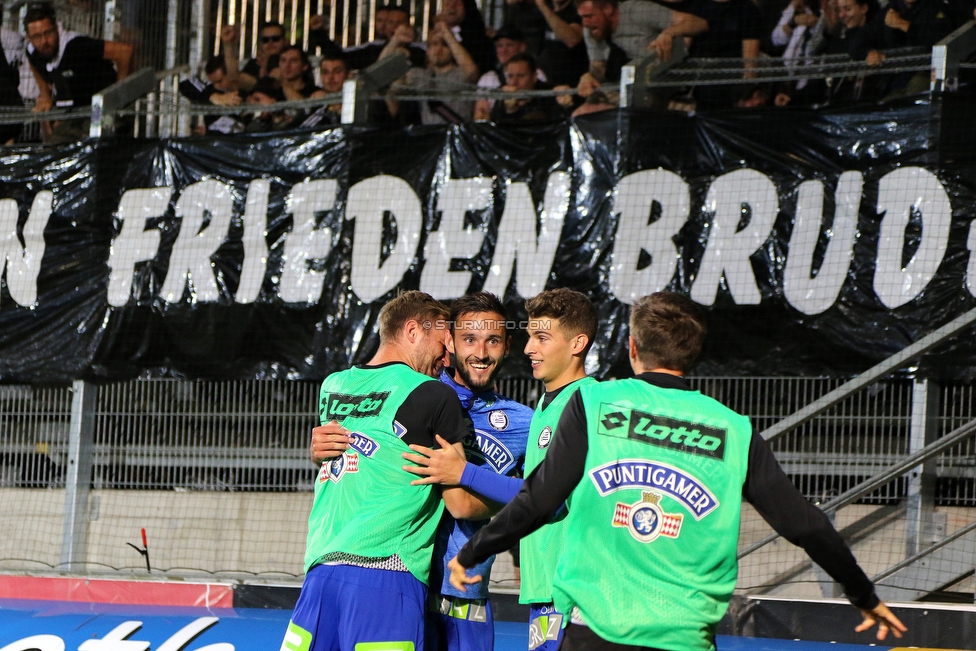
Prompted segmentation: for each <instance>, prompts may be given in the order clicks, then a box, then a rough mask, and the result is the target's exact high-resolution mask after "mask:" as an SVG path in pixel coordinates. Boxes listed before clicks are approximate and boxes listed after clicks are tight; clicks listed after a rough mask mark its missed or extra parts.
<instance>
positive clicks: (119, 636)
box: [0, 617, 234, 651]
mask: <svg viewBox="0 0 976 651" xmlns="http://www.w3.org/2000/svg"><path fill="white" fill-rule="evenodd" d="M219 621H220V618H218V617H197V618H196V619H195V620H193V621H192V622H190V623H189V624H187V625H186V626H184V627H183V628H181V629H180V630H178V631H177V632H176V633H174V634H173V635H171V636H170V637H169V638H168V639H167V640H166V641H165V642H163V643H162V644H161V645H160V646H158V647H154V648H155V649H156V650H157V651H184V649H186V648H187V647H188V646H189V644H190V643H191V642H193V640H194V639H196V638H197V636H199V635H200V634H201V633H203V632H204V631H206V630H207V629H208V628H210V627H211V626H213V625H214V624H216V623H217V622H219ZM140 628H142V622H140V621H135V620H128V621H125V622H122V623H121V624H119V625H118V626H116V627H115V628H113V629H112V630H111V631H109V632H108V633H106V634H105V636H104V637H102V638H101V639H98V638H94V639H91V640H85V641H84V642H82V643H81V644H79V645H78V651H147V649H149V648H150V646H151V643H150V642H147V641H143V640H130V639H128V637H129V636H130V635H132V634H133V633H135V632H136V631H138V630H139V629H140ZM0 651H64V640H62V639H61V638H60V637H58V636H57V635H32V636H30V637H25V638H23V639H20V640H17V641H16V642H12V643H10V644H8V645H6V646H4V647H2V648H0ZM197 651H234V645H233V644H230V643H228V642H217V643H215V644H208V645H206V646H203V647H199V648H198V649H197Z"/></svg>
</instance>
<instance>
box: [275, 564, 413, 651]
mask: <svg viewBox="0 0 976 651" xmlns="http://www.w3.org/2000/svg"><path fill="white" fill-rule="evenodd" d="M426 604H427V586H425V585H424V584H423V583H421V582H420V581H418V580H417V579H416V578H415V577H414V576H413V575H412V574H410V573H409V572H391V571H390V570H373V569H366V568H363V567H355V566H352V565H316V566H315V567H313V568H312V569H311V570H309V572H308V574H307V575H306V576H305V583H304V585H302V593H301V594H300V595H299V597H298V603H297V604H295V611H294V612H293V613H292V615H291V621H290V622H289V623H288V630H287V632H286V633H285V640H284V642H282V644H281V651H422V649H423V648H424V607H425V606H426Z"/></svg>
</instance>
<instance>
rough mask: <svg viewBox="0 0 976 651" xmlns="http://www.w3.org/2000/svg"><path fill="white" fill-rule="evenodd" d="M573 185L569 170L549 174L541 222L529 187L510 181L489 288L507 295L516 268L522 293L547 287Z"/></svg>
mask: <svg viewBox="0 0 976 651" xmlns="http://www.w3.org/2000/svg"><path fill="white" fill-rule="evenodd" d="M570 184H571V179H570V176H569V174H568V173H566V172H553V173H552V174H550V175H549V180H548V181H547V182H546V194H545V197H544V199H543V203H542V211H541V216H540V217H541V224H540V223H539V222H540V220H539V219H536V208H535V205H534V204H533V202H532V195H531V193H530V192H529V186H528V185H526V184H525V183H509V184H508V188H507V191H506V192H505V210H504V212H502V218H501V224H500V225H499V227H498V241H497V243H496V245H495V252H494V254H493V256H492V260H491V266H490V267H489V269H488V277H487V278H486V279H485V286H484V289H485V291H489V292H492V293H494V294H497V295H499V296H504V295H505V289H506V288H507V287H508V283H509V282H510V281H511V278H512V273H513V269H514V273H515V289H516V291H517V292H518V293H519V295H521V296H535V295H536V294H538V293H539V292H541V291H542V290H544V289H545V288H546V281H548V280H549V273H550V272H551V271H552V261H553V260H554V259H555V257H556V249H557V248H559V242H560V240H561V238H562V232H563V222H565V220H566V213H567V212H568V211H569V199H570V195H569V191H570ZM516 260H517V261H518V264H516Z"/></svg>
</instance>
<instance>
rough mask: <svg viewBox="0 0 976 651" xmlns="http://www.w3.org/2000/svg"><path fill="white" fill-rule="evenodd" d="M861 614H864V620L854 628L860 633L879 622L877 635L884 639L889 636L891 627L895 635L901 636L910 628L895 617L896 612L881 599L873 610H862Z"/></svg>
mask: <svg viewBox="0 0 976 651" xmlns="http://www.w3.org/2000/svg"><path fill="white" fill-rule="evenodd" d="M861 614H862V615H864V621H863V622H861V623H860V624H859V625H858V626H857V628H855V629H854V630H855V631H857V632H858V633H861V632H863V631H866V630H868V629H869V628H871V627H872V626H874V625H875V624H877V625H878V636H877V637H878V639H879V640H883V639H885V638H886V637H888V630H889V629H890V630H891V632H892V633H894V634H895V637H901V634H902V633H904V632H905V631H907V630H908V628H907V627H906V626H905V625H904V624H902V623H901V620H899V619H898V618H897V617H895V614H894V613H893V612H891V610H889V609H888V606H886V605H885V603H884V602H883V601H879V602H878V605H877V606H875V607H874V608H872V609H871V610H861Z"/></svg>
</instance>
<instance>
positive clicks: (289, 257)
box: [278, 179, 339, 303]
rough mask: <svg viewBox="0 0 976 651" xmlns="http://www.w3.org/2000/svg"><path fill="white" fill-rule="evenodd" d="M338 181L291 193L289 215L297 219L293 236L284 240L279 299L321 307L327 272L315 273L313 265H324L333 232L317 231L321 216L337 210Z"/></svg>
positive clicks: (310, 185) (307, 185) (303, 185)
mask: <svg viewBox="0 0 976 651" xmlns="http://www.w3.org/2000/svg"><path fill="white" fill-rule="evenodd" d="M338 187H339V184H338V183H337V182H336V180H335V179H320V180H316V181H303V182H302V183H297V184H295V186H293V187H292V189H291V194H290V195H289V196H288V211H289V212H290V213H291V214H292V216H293V217H294V226H292V229H291V233H289V234H288V236H287V237H286V238H285V251H284V255H283V256H282V263H283V267H282V270H281V281H280V282H279V283H278V295H279V296H280V297H281V300H283V301H285V302H287V303H318V301H319V298H320V297H321V296H322V287H323V285H325V272H324V271H322V270H318V269H312V268H311V266H310V265H309V263H310V262H314V261H321V262H324V261H325V258H326V257H327V256H328V255H329V251H331V250H332V230H331V229H329V228H326V227H322V228H316V221H317V220H318V215H319V214H320V213H322V212H325V211H328V210H332V209H333V208H334V207H335V200H336V190H337V189H338Z"/></svg>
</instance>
